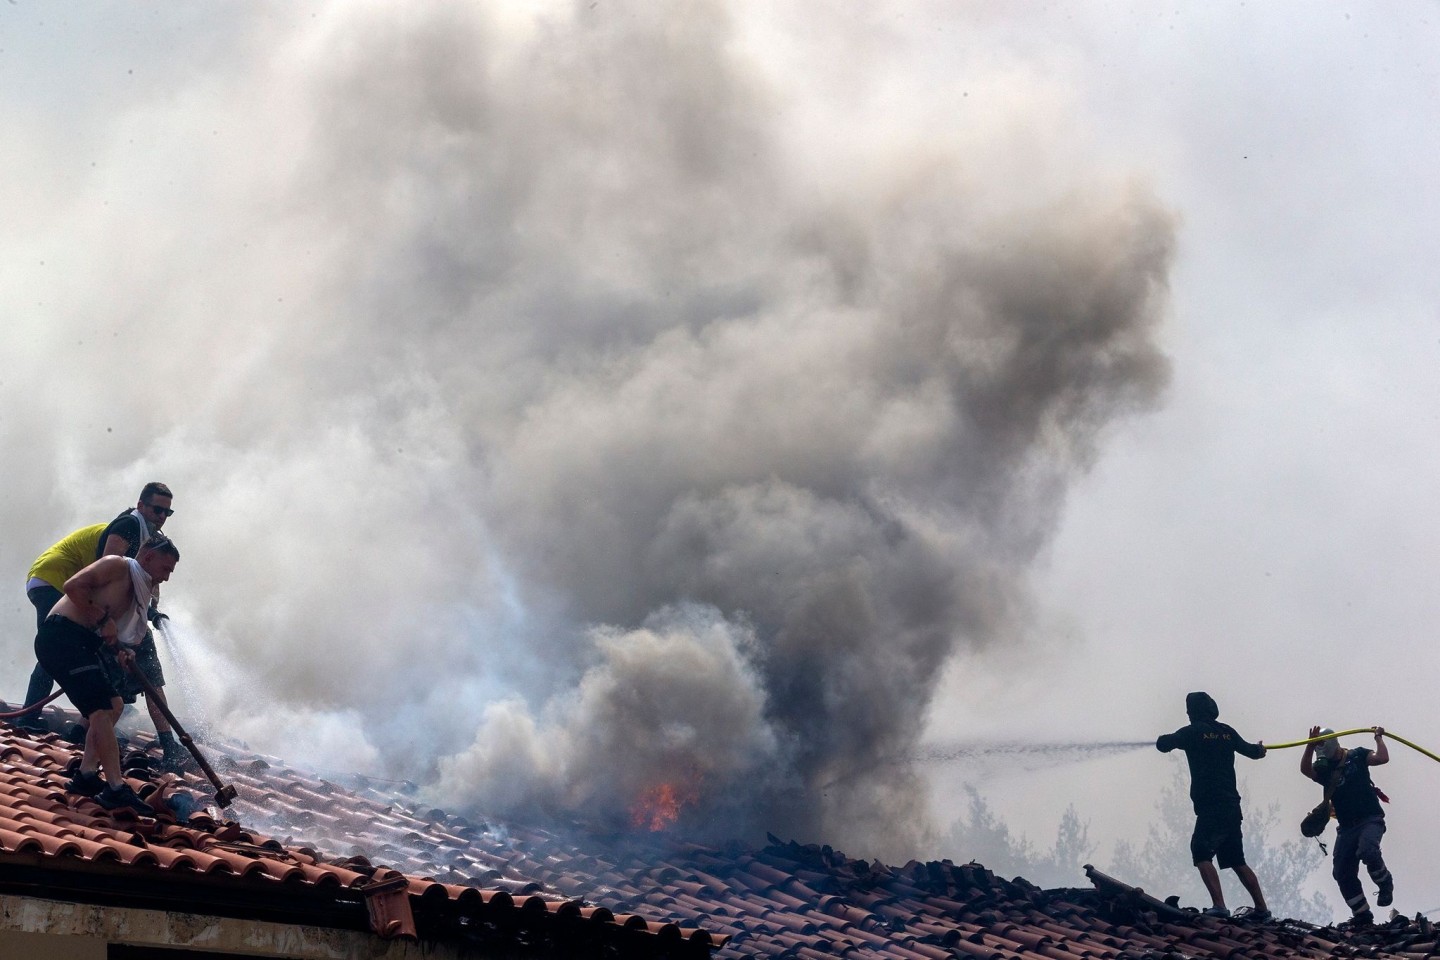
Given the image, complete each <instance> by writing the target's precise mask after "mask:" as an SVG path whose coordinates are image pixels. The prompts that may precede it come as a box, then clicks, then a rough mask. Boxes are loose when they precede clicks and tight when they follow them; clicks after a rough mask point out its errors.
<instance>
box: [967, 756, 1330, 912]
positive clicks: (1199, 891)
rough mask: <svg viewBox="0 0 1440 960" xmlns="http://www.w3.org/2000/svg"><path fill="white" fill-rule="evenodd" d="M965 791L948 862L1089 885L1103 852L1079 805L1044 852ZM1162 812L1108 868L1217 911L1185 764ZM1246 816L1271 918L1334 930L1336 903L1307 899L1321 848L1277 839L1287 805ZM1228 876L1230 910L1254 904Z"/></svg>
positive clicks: (1246, 806) (1051, 883)
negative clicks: (1195, 841) (1197, 843)
mask: <svg viewBox="0 0 1440 960" xmlns="http://www.w3.org/2000/svg"><path fill="white" fill-rule="evenodd" d="M965 792H966V794H967V796H968V798H969V804H968V809H967V812H966V814H965V815H964V816H962V817H960V818H959V819H958V820H956V821H955V823H954V824H952V825H951V827H950V832H949V833H948V834H947V835H946V836H945V838H944V839H943V840H942V841H941V845H942V855H943V856H949V857H951V858H952V859H954V860H957V861H966V860H974V861H977V862H979V863H982V864H984V865H985V866H986V867H987V868H989V869H991V870H993V871H995V872H996V873H998V874H1000V875H1002V876H1010V877H1015V876H1018V877H1024V878H1025V879H1026V880H1029V881H1030V882H1032V883H1035V884H1038V885H1040V886H1042V887H1072V886H1076V885H1079V884H1083V883H1084V877H1085V864H1086V863H1093V862H1095V860H1094V854H1095V846H1096V845H1095V844H1094V843H1093V842H1091V840H1090V825H1089V823H1088V822H1086V821H1082V820H1081V819H1080V815H1079V814H1078V813H1077V812H1076V810H1075V807H1074V805H1073V804H1072V805H1070V806H1069V807H1066V809H1065V813H1064V815H1062V816H1061V818H1060V824H1059V827H1058V829H1057V830H1056V835H1055V845H1054V846H1053V847H1051V848H1050V849H1049V850H1045V851H1042V850H1039V849H1037V848H1036V846H1035V844H1034V843H1032V842H1031V841H1030V840H1029V839H1028V838H1026V837H1025V836H1023V835H1021V836H1016V835H1015V834H1013V833H1012V832H1011V830H1010V827H1009V825H1008V824H1007V823H1006V822H1005V821H1004V819H1003V818H1001V817H1000V816H999V815H997V814H996V813H995V811H994V810H992V809H991V808H990V805H989V804H988V803H987V802H986V801H985V798H984V797H982V796H981V795H980V793H979V791H977V790H976V789H975V788H974V787H971V786H967V787H966V788H965ZM1241 792H1242V793H1244V792H1245V791H1244V790H1243V789H1242V791H1241ZM1155 812H1156V817H1155V819H1154V821H1152V822H1151V824H1150V826H1149V828H1148V830H1147V832H1146V836H1145V839H1144V841H1143V842H1140V843H1136V842H1134V841H1131V840H1120V841H1119V842H1117V843H1116V844H1115V853H1114V857H1113V858H1112V860H1111V862H1110V865H1109V866H1106V867H1104V869H1105V870H1106V872H1108V873H1110V874H1111V875H1113V876H1114V877H1116V878H1117V879H1119V880H1122V881H1123V882H1125V883H1129V884H1132V885H1134V886H1137V887H1141V888H1143V889H1144V890H1145V891H1146V892H1147V893H1149V894H1151V895H1152V896H1155V897H1159V898H1160V899H1162V900H1163V899H1165V898H1166V897H1170V896H1178V897H1179V898H1180V902H1181V904H1183V905H1186V906H1209V904H1210V898H1209V896H1208V895H1207V894H1206V892H1205V887H1204V884H1202V883H1201V881H1200V873H1199V871H1197V870H1196V869H1195V866H1194V863H1193V862H1192V861H1191V858H1190V833H1191V831H1192V829H1193V828H1194V826H1195V814H1194V811H1193V808H1192V807H1191V805H1190V796H1189V783H1188V779H1187V776H1186V774H1185V771H1184V767H1183V765H1182V764H1180V763H1178V762H1177V764H1176V767H1175V771H1174V775H1173V776H1172V777H1171V779H1170V782H1169V783H1168V784H1166V786H1165V787H1164V788H1163V789H1162V790H1161V792H1160V798H1159V800H1157V801H1156V803H1155ZM1242 812H1243V813H1244V816H1245V858H1246V860H1247V861H1248V862H1249V863H1250V866H1251V867H1253V868H1254V870H1255V873H1256V875H1257V876H1259V878H1260V885H1261V887H1262V888H1264V891H1265V899H1266V902H1267V905H1268V906H1269V907H1270V910H1271V912H1272V913H1274V914H1275V915H1276V916H1278V917H1293V918H1295V919H1298V920H1308V921H1311V922H1313V923H1329V922H1330V921H1331V920H1332V919H1333V918H1334V909H1333V906H1332V904H1331V903H1330V901H1328V900H1327V899H1326V897H1325V895H1324V894H1322V893H1319V892H1317V891H1315V890H1313V889H1311V890H1310V892H1309V893H1308V894H1307V893H1306V886H1307V883H1308V881H1309V880H1310V877H1311V875H1312V874H1313V873H1314V872H1315V870H1316V869H1317V868H1318V867H1319V866H1320V865H1321V864H1322V863H1323V862H1324V860H1325V857H1324V854H1323V853H1322V852H1321V851H1320V848H1319V847H1318V846H1317V845H1316V844H1314V843H1313V842H1310V841H1305V840H1302V839H1301V838H1300V837H1299V836H1298V833H1299V831H1298V830H1296V831H1295V832H1296V836H1295V838H1294V839H1290V840H1283V841H1276V840H1275V839H1274V838H1275V837H1277V836H1281V835H1282V832H1283V830H1284V829H1285V826H1284V821H1282V819H1281V816H1280V806H1279V804H1276V803H1272V804H1270V805H1269V806H1266V807H1257V806H1255V805H1254V804H1252V803H1250V802H1249V801H1245V802H1243V803H1242ZM1220 876H1221V882H1222V883H1223V884H1224V887H1225V899H1226V902H1227V903H1228V904H1230V905H1231V906H1232V907H1234V906H1241V905H1244V904H1248V903H1249V902H1250V901H1249V897H1248V895H1247V894H1246V893H1245V891H1244V890H1243V888H1241V886H1240V883H1239V881H1237V880H1236V879H1235V875H1234V874H1233V873H1232V872H1231V871H1229V870H1223V871H1221V873H1220Z"/></svg>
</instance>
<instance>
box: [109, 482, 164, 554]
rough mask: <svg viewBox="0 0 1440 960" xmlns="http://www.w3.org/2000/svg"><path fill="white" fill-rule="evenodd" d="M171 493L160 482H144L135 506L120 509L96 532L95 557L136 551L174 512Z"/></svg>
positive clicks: (137, 551)
mask: <svg viewBox="0 0 1440 960" xmlns="http://www.w3.org/2000/svg"><path fill="white" fill-rule="evenodd" d="M172 496H173V495H172V494H171V493H170V488H169V487H167V486H165V484H163V483H147V484H145V487H144V489H142V490H141V491H140V499H139V500H138V501H137V502H136V503H135V509H134V510H123V511H121V513H120V515H119V516H117V517H116V518H115V519H114V520H111V521H110V525H109V526H108V527H106V528H105V532H104V533H102V534H101V535H100V543H99V545H98V546H97V547H96V549H95V559H96V560H99V559H100V558H101V557H107V556H110V555H112V554H119V555H120V556H122V557H133V556H135V555H136V554H137V553H139V552H140V548H141V547H142V546H144V544H145V541H146V540H149V539H150V538H151V537H152V536H154V535H155V534H157V533H159V532H160V528H161V527H163V526H165V521H166V520H167V519H168V518H169V517H170V516H171V515H172V514H174V513H175V511H174V510H171V509H170V500H171V497H172Z"/></svg>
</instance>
